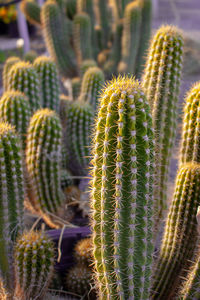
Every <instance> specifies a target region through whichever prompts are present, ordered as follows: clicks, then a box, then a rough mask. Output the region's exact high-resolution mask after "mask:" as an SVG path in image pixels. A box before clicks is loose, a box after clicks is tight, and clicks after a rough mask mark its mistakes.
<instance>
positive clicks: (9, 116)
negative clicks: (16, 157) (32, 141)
mask: <svg viewBox="0 0 200 300" xmlns="http://www.w3.org/2000/svg"><path fill="white" fill-rule="evenodd" d="M30 118H31V109H30V104H29V101H28V98H27V97H26V96H25V95H24V94H23V93H21V92H18V91H8V92H5V93H4V94H3V95H2V97H1V99H0V121H1V122H2V121H3V122H8V123H10V124H11V125H13V126H15V129H16V131H17V132H18V133H19V134H20V135H21V139H22V144H23V147H24V148H25V145H26V133H27V127H28V124H29V121H30Z"/></svg>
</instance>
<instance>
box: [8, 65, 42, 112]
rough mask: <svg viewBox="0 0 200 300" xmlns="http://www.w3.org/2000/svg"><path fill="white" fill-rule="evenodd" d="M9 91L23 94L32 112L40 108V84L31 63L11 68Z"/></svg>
mask: <svg viewBox="0 0 200 300" xmlns="http://www.w3.org/2000/svg"><path fill="white" fill-rule="evenodd" d="M8 90H15V91H20V92H23V93H24V94H25V95H26V96H27V97H28V99H29V103H30V107H31V111H32V112H34V111H35V110H37V109H39V108H40V106H41V99H40V84H39V80H38V75H37V72H36V70H35V68H34V67H33V66H32V65H31V64H30V63H28V62H24V61H23V62H19V63H16V64H15V65H14V66H13V67H12V68H11V70H10V73H9V84H8Z"/></svg>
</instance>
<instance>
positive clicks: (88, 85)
mask: <svg viewBox="0 0 200 300" xmlns="http://www.w3.org/2000/svg"><path fill="white" fill-rule="evenodd" d="M104 81H105V77H104V74H103V72H102V70H101V69H100V68H98V67H93V68H89V69H88V70H87V72H86V73H85V75H84V76H83V81H82V85H81V93H80V100H81V101H84V102H87V103H90V104H91V105H92V107H93V108H94V110H95V111H96V110H97V106H98V99H99V96H100V95H99V94H100V91H101V88H102V85H103V84H104Z"/></svg>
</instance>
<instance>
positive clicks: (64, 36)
mask: <svg viewBox="0 0 200 300" xmlns="http://www.w3.org/2000/svg"><path fill="white" fill-rule="evenodd" d="M41 20H42V26H43V33H44V38H45V42H46V46H47V49H48V51H49V53H50V55H51V56H52V58H53V59H54V61H55V62H56V63H57V65H58V68H59V70H60V71H61V73H62V75H63V76H65V77H73V76H75V75H76V57H75V54H74V51H73V49H72V46H71V41H70V34H71V33H70V30H71V29H70V26H69V22H68V21H67V18H64V16H63V12H62V11H61V10H60V8H59V6H58V4H57V3H56V2H55V1H53V0H48V1H47V2H45V4H44V5H43V7H42V11H41Z"/></svg>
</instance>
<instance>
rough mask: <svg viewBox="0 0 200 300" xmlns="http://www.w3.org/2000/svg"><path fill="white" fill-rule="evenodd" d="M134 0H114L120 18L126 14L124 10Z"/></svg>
mask: <svg viewBox="0 0 200 300" xmlns="http://www.w3.org/2000/svg"><path fill="white" fill-rule="evenodd" d="M131 1H132V0H114V1H113V3H114V5H115V6H116V9H117V12H118V18H122V17H123V16H124V10H125V8H126V5H128V3H129V2H131Z"/></svg>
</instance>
